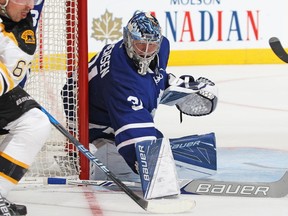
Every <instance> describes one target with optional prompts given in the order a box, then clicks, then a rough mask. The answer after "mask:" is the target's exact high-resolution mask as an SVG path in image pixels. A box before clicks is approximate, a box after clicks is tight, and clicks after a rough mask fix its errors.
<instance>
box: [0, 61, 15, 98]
mask: <svg viewBox="0 0 288 216" xmlns="http://www.w3.org/2000/svg"><path fill="white" fill-rule="evenodd" d="M14 87H15V82H14V80H13V78H12V77H11V74H10V73H9V71H8V70H7V68H6V66H5V65H4V64H3V63H2V62H1V61H0V96H2V95H3V94H5V93H7V92H9V91H10V90H12V89H13V88H14Z"/></svg>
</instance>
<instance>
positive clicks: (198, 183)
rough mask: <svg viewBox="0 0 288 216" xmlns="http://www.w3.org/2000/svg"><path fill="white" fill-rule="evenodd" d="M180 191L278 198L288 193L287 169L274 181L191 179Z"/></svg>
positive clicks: (185, 192)
mask: <svg viewBox="0 0 288 216" xmlns="http://www.w3.org/2000/svg"><path fill="white" fill-rule="evenodd" d="M181 193H184V194H201V195H216V196H239V197H266V198H269V197H271V198H280V197H284V196H286V195H287V194H288V171H286V172H285V174H284V175H283V176H282V177H281V178H280V179H279V180H277V181H274V182H233V181H215V180H213V179H197V180H192V181H191V182H189V183H188V184H186V185H183V186H182V187H181Z"/></svg>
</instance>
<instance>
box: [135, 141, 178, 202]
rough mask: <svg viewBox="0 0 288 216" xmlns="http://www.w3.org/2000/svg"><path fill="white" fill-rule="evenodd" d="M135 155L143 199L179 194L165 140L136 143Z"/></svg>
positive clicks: (175, 174) (175, 173)
mask: <svg viewBox="0 0 288 216" xmlns="http://www.w3.org/2000/svg"><path fill="white" fill-rule="evenodd" d="M136 155H137V161H138V166H139V174H140V177H141V184H142V190H143V196H144V198H145V199H152V198H158V197H165V196H171V195H178V194H179V193H180V190H179V185H178V178H177V172H176V167H175V162H174V159H173V155H172V151H171V148H170V142H169V141H168V140H167V139H157V140H152V141H142V142H139V143H136Z"/></svg>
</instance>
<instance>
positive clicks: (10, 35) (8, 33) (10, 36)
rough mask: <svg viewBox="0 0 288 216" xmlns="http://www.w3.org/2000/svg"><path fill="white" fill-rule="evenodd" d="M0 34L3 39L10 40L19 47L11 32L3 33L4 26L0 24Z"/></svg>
mask: <svg viewBox="0 0 288 216" xmlns="http://www.w3.org/2000/svg"><path fill="white" fill-rule="evenodd" d="M0 28H1V29H0V30H1V31H0V32H1V33H2V34H3V35H4V36H5V37H9V38H10V40H12V41H13V42H14V43H15V44H16V45H17V46H19V44H18V41H17V39H16V38H15V36H14V34H13V33H11V32H6V31H5V26H4V24H3V23H0Z"/></svg>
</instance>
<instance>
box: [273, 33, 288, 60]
mask: <svg viewBox="0 0 288 216" xmlns="http://www.w3.org/2000/svg"><path fill="white" fill-rule="evenodd" d="M269 45H270V47H271V49H272V50H273V52H274V53H275V54H276V55H277V56H278V58H280V59H281V60H282V61H284V62H286V63H288V54H287V53H286V51H285V49H284V48H283V46H282V44H281V42H280V40H279V39H278V38H277V37H271V38H270V39H269Z"/></svg>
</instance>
